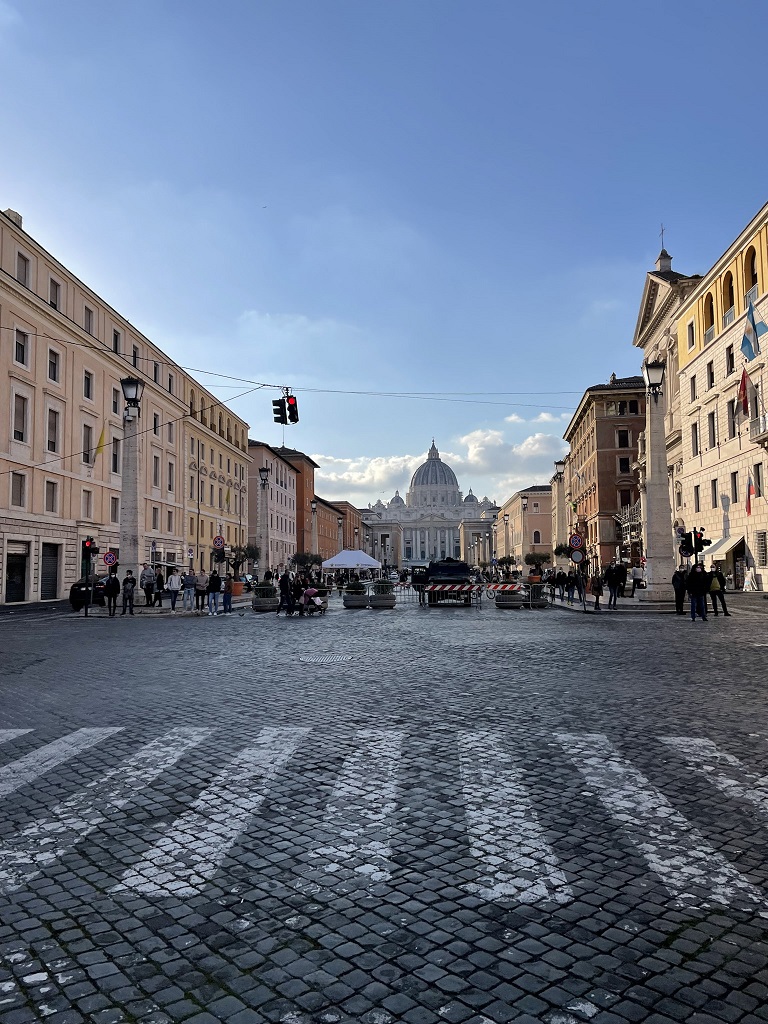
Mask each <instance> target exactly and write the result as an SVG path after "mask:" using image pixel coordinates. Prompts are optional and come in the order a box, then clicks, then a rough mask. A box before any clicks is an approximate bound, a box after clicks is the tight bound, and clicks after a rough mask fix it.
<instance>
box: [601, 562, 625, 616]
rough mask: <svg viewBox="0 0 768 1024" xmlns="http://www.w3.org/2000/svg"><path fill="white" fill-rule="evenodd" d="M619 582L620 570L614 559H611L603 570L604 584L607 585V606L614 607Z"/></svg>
mask: <svg viewBox="0 0 768 1024" xmlns="http://www.w3.org/2000/svg"><path fill="white" fill-rule="evenodd" d="M620 582H621V570H620V569H619V567H618V565H617V564H616V559H615V558H612V559H611V564H610V565H609V566H608V568H607V569H606V570H605V585H606V586H607V587H608V607H609V608H615V607H616V598H617V597H618V594H619V583H620Z"/></svg>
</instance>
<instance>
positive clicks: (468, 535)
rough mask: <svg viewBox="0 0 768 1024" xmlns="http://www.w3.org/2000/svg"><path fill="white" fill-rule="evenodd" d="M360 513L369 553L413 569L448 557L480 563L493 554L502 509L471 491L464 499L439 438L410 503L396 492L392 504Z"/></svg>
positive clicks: (415, 480)
mask: <svg viewBox="0 0 768 1024" xmlns="http://www.w3.org/2000/svg"><path fill="white" fill-rule="evenodd" d="M361 511H362V515H363V529H364V530H365V532H366V536H367V538H368V541H367V546H366V550H368V551H370V553H371V554H372V555H373V557H374V558H377V559H379V561H380V562H382V564H385V565H394V566H398V567H400V568H408V567H409V566H411V565H424V564H425V563H426V562H429V561H430V560H431V559H438V558H447V557H450V558H461V559H463V560H465V561H468V562H470V563H472V564H480V563H481V562H490V560H491V557H492V556H493V550H494V548H495V543H494V534H495V530H494V526H495V523H496V513H497V512H498V507H497V506H496V505H495V504H494V502H492V501H490V500H489V499H488V498H483V499H482V500H478V498H477V497H476V496H475V495H474V494H473V493H472V490H471V488H470V491H469V493H468V494H467V496H466V498H464V497H462V493H461V490H460V488H459V482H458V480H457V479H456V474H455V473H454V472H453V470H452V469H451V467H450V466H449V465H447V464H446V463H445V462H443V460H442V459H441V458H440V453H439V451H438V450H437V448H436V446H435V442H434V440H433V441H432V447H431V448H430V449H429V453H428V454H427V461H426V462H424V463H422V464H421V465H420V466H419V468H418V469H417V470H416V472H415V473H414V474H413V476H412V477H411V484H410V487H409V488H408V491H407V493H406V495H405V499H403V498H402V497H401V495H400V492H399V491H395V494H394V496H393V497H392V498H390V500H389V501H388V502H386V503H385V502H383V501H381V500H379V501H377V502H376V504H375V505H369V506H368V508H366V509H361Z"/></svg>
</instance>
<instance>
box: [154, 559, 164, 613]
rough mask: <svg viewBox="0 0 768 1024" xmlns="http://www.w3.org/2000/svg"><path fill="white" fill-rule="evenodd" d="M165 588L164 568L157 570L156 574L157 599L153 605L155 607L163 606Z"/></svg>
mask: <svg viewBox="0 0 768 1024" xmlns="http://www.w3.org/2000/svg"><path fill="white" fill-rule="evenodd" d="M164 590H165V579H164V577H163V571H162V569H158V570H157V575H156V576H155V600H154V603H153V605H152V607H153V608H162V607H163V591H164Z"/></svg>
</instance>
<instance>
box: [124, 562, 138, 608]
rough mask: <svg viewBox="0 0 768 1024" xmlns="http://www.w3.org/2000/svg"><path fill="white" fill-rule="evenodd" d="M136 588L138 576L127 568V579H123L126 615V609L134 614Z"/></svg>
mask: <svg viewBox="0 0 768 1024" xmlns="http://www.w3.org/2000/svg"><path fill="white" fill-rule="evenodd" d="M135 589H136V578H135V577H134V575H133V573H132V572H131V570H130V569H128V570H126V573H125V579H124V580H123V611H122V614H123V615H125V612H126V609H128V611H130V613H131V615H133V592H134V590H135Z"/></svg>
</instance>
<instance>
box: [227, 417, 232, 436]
mask: <svg viewBox="0 0 768 1024" xmlns="http://www.w3.org/2000/svg"><path fill="white" fill-rule="evenodd" d="M227 440H228V441H231V440H232V420H230V419H228V420H227Z"/></svg>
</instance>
